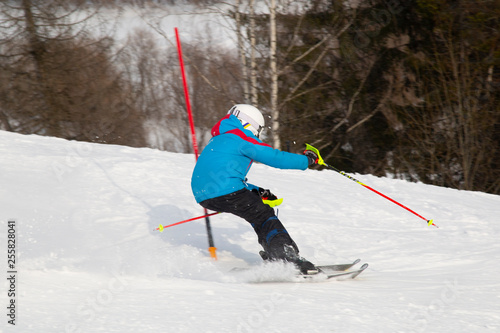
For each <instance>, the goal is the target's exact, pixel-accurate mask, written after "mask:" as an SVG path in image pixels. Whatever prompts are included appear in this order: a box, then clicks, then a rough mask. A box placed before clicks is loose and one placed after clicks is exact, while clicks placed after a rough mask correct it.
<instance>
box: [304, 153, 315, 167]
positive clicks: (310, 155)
mask: <svg viewBox="0 0 500 333" xmlns="http://www.w3.org/2000/svg"><path fill="white" fill-rule="evenodd" d="M304 155H306V156H307V159H308V160H309V166H311V165H314V164H318V154H316V153H315V152H313V151H312V150H305V151H304Z"/></svg>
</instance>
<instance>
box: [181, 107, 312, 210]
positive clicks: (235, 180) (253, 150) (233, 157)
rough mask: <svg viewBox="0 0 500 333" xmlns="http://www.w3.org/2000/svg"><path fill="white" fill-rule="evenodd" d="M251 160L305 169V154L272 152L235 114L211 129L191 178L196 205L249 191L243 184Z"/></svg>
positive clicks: (251, 187)
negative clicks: (206, 143) (241, 191)
mask: <svg viewBox="0 0 500 333" xmlns="http://www.w3.org/2000/svg"><path fill="white" fill-rule="evenodd" d="M253 161H256V162H260V163H263V164H266V165H269V166H272V167H275V168H280V169H300V170H305V169H307V167H308V165H309V163H308V159H307V157H306V156H305V155H299V154H293V153H288V152H284V151H281V150H278V149H273V148H272V147H271V146H270V145H268V144H265V143H263V142H262V141H261V140H259V139H258V138H257V137H256V136H255V135H253V134H252V132H251V131H250V130H247V129H244V128H243V125H242V124H241V122H240V121H239V120H238V118H236V117H235V116H234V115H227V116H225V117H224V118H222V119H221V120H220V121H219V122H218V123H217V124H215V126H214V127H213V128H212V139H211V140H210V141H209V142H208V145H207V146H206V147H205V149H203V151H202V153H201V154H200V156H199V158H198V161H197V163H196V166H195V167H194V170H193V175H192V177H191V189H192V191H193V194H194V197H195V199H196V202H198V203H199V202H202V201H204V200H207V199H211V198H216V197H219V196H222V195H226V194H229V193H233V192H236V191H239V190H241V189H243V188H247V189H249V190H251V189H253V188H257V186H255V185H252V184H247V183H246V175H247V173H248V171H249V170H250V167H251V166H252V163H253Z"/></svg>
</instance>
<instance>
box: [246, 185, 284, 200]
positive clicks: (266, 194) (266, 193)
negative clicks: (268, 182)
mask: <svg viewBox="0 0 500 333" xmlns="http://www.w3.org/2000/svg"><path fill="white" fill-rule="evenodd" d="M252 192H254V193H255V194H258V195H259V196H260V197H261V198H262V200H276V199H278V197H277V196H275V195H274V194H272V193H271V191H270V190H266V189H263V188H262V187H259V189H258V190H257V189H253V190H252Z"/></svg>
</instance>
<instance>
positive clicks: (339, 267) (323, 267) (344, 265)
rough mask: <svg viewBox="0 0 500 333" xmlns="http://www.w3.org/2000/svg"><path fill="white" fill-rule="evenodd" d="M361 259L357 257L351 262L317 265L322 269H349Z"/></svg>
mask: <svg viewBox="0 0 500 333" xmlns="http://www.w3.org/2000/svg"><path fill="white" fill-rule="evenodd" d="M360 261H361V259H356V260H354V261H353V262H352V263H350V264H335V265H316V268H318V269H319V270H320V271H323V272H324V271H347V270H348V269H349V268H351V267H352V266H354V265H356V264H357V263H358V262H360Z"/></svg>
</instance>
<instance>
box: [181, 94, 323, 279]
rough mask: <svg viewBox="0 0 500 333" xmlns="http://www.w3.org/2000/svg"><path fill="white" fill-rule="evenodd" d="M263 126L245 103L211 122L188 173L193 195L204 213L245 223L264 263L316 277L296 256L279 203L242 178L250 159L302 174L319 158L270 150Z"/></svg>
mask: <svg viewBox="0 0 500 333" xmlns="http://www.w3.org/2000/svg"><path fill="white" fill-rule="evenodd" d="M264 125H265V122H264V117H263V116H262V113H261V112H260V111H259V110H258V109H257V108H255V107H253V106H251V105H247V104H236V105H234V106H233V107H232V108H231V109H230V110H229V111H228V113H227V115H226V116H225V117H223V118H222V119H221V120H219V122H218V123H217V124H215V126H214V127H213V128H212V136H213V138H212V139H211V140H210V142H209V143H208V145H207V146H206V147H205V149H204V150H203V152H202V153H201V154H200V156H199V158H198V161H197V163H196V166H195V168H194V171H193V175H192V178H191V188H192V191H193V194H194V197H195V199H196V202H198V203H199V204H200V205H201V206H203V207H205V208H207V209H210V210H213V211H217V212H227V213H232V214H234V215H237V216H239V217H241V218H243V219H245V220H246V221H247V222H249V223H250V224H251V225H252V227H253V229H254V230H255V232H256V233H257V236H258V241H259V243H260V244H261V245H262V247H263V248H264V251H265V252H262V251H261V255H262V257H263V259H267V260H273V261H275V260H281V261H286V262H291V263H293V264H295V266H296V267H297V268H298V269H299V270H300V271H301V272H302V273H304V274H311V273H315V272H317V271H318V270H317V269H316V267H315V266H314V265H313V264H312V263H311V262H309V261H307V260H306V259H304V258H302V257H300V256H299V255H298V254H299V249H298V247H297V245H296V244H295V242H294V241H293V240H292V238H291V237H290V235H289V233H288V232H287V230H286V229H285V227H284V226H283V224H282V223H281V222H280V220H279V219H278V217H277V216H276V214H275V212H274V209H273V208H272V207H273V206H275V205H277V204H280V203H281V201H280V200H281V199H278V198H277V197H276V196H275V195H274V194H272V193H271V192H270V191H269V190H265V189H263V188H261V187H258V186H255V185H252V184H249V183H247V179H246V175H247V173H248V171H249V169H250V167H251V166H252V163H253V161H257V162H260V163H263V164H266V165H269V166H272V167H275V168H280V169H300V170H305V169H307V167H308V166H310V165H312V164H315V163H317V161H318V155H317V154H316V153H315V152H313V151H310V150H306V151H305V152H304V155H298V154H292V153H288V152H284V151H280V150H278V149H273V148H272V147H271V146H270V145H267V144H265V143H263V142H262V141H261V140H260V139H259V136H260V134H261V132H262V130H263V129H264ZM264 202H265V203H264Z"/></svg>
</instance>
